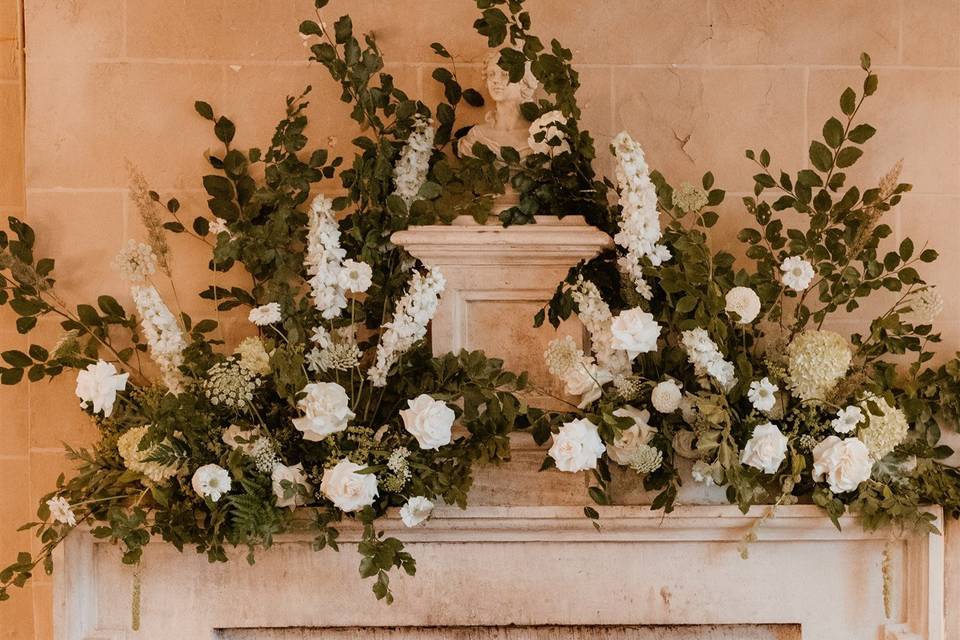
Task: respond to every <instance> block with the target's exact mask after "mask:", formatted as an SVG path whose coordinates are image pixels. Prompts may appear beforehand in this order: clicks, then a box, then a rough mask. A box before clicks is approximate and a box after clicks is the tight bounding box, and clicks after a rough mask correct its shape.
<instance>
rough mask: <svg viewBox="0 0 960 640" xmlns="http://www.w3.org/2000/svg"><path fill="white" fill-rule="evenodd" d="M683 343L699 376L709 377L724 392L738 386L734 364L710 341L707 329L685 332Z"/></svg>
mask: <svg viewBox="0 0 960 640" xmlns="http://www.w3.org/2000/svg"><path fill="white" fill-rule="evenodd" d="M681 341H682V342H683V347H684V349H686V351H687V358H688V359H689V360H690V364H692V365H693V369H694V371H695V372H696V374H697V375H698V376H705V375H709V376H710V377H711V378H713V379H714V380H716V382H717V384H719V385H720V387H721V388H722V389H723V390H724V391H729V390H730V389H732V388H733V386H734V385H736V384H737V376H736V369H734V366H733V363H732V362H730V361H729V360H725V359H724V357H723V354H722V353H720V349H719V348H718V347H717V343H716V342H714V341H713V340H711V339H710V334H709V333H707V330H706V329H703V328H701V327H697V328H696V329H690V330H688V331H684V332H683V333H682V334H681Z"/></svg>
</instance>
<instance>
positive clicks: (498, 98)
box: [457, 51, 539, 157]
mask: <svg viewBox="0 0 960 640" xmlns="http://www.w3.org/2000/svg"><path fill="white" fill-rule="evenodd" d="M499 60H500V53H499V52H497V51H494V52H491V53H490V54H488V55H487V56H486V57H485V58H484V59H483V66H482V67H481V71H480V73H481V78H482V79H483V82H484V84H486V86H487V93H488V94H489V95H490V99H491V100H492V101H493V108H492V109H490V110H489V111H487V113H486V115H485V116H484V121H483V122H481V123H480V124H477V125H475V126H474V127H473V128H471V129H470V130H469V131H468V132H467V134H466V135H465V136H463V137H462V138H461V139H460V140H459V142H458V143H457V152H458V153H459V154H460V156H461V157H463V156H472V155H473V153H472V152H471V149H472V148H473V145H474V144H475V143H477V142H480V143H482V144H483V145H485V146H486V147H487V148H488V149H490V150H491V151H493V152H494V153H495V154H497V155H498V156H499V155H500V149H501V148H502V147H512V148H514V149H516V150H517V152H519V154H520V156H521V157H524V156H527V155H529V154H530V153H531V150H530V145H529V143H528V141H527V139H528V137H529V128H530V123H528V122H527V121H526V120H525V119H524V117H523V115H521V113H520V105H521V104H522V103H524V102H529V101H530V100H531V99H532V98H533V94H534V92H535V91H536V90H537V87H538V86H539V83H538V82H537V79H536V78H535V77H534V76H533V72H532V71H531V70H530V64H529V63H527V68H526V70H525V72H524V74H523V78H521V79H520V81H519V82H510V74H509V73H507V72H506V71H505V70H504V69H501V68H500V66H499V65H498V64H497V62H498V61H499Z"/></svg>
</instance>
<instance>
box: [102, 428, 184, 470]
mask: <svg viewBox="0 0 960 640" xmlns="http://www.w3.org/2000/svg"><path fill="white" fill-rule="evenodd" d="M149 431H150V426H149V425H146V426H142V427H134V428H132V429H129V430H128V431H126V432H125V433H124V434H123V435H121V436H120V437H119V438H118V439H117V451H118V452H119V453H120V457H121V458H123V464H124V466H126V467H127V469H130V470H131V471H135V472H136V473H142V474H143V475H145V476H146V477H147V478H149V479H150V480H152V481H153V482H165V481H166V480H169V479H170V478H172V477H173V476H175V475H177V473H178V472H179V471H180V468H179V467H177V466H174V465H163V464H160V463H159V462H149V461H148V460H147V458H149V457H151V455H152V454H153V453H154V451H155V450H156V447H155V446H150V447H147V448H146V449H140V441H141V440H143V437H144V436H145V435H147V432H149Z"/></svg>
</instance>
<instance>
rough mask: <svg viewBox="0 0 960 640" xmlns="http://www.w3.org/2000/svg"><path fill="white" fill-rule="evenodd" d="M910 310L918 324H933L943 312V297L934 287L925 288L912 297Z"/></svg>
mask: <svg viewBox="0 0 960 640" xmlns="http://www.w3.org/2000/svg"><path fill="white" fill-rule="evenodd" d="M910 309H911V310H912V311H913V313H912V317H913V318H914V319H915V321H916V322H917V324H933V321H934V320H936V318H937V316H939V315H940V314H941V313H942V312H943V296H941V295H940V292H939V291H937V288H936V287H934V286H933V285H930V286H927V287H924V288H923V289H921V290H920V291H918V292H917V293H915V294H914V295H913V296H911V298H910Z"/></svg>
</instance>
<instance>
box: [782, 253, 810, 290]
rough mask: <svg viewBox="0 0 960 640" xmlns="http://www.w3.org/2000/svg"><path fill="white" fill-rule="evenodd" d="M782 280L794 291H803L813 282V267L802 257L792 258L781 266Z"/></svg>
mask: <svg viewBox="0 0 960 640" xmlns="http://www.w3.org/2000/svg"><path fill="white" fill-rule="evenodd" d="M780 271H782V272H783V276H781V280H783V284H785V285H787V286H788V287H790V288H791V289H793V290H794V291H803V290H804V289H806V288H807V287H809V286H810V281H811V280H813V275H814V270H813V265H812V264H810V263H809V262H807V261H806V260H804V259H803V258H801V257H800V256H790V257H789V258H787V259H786V260H784V261H783V263H782V264H781V265H780Z"/></svg>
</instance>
